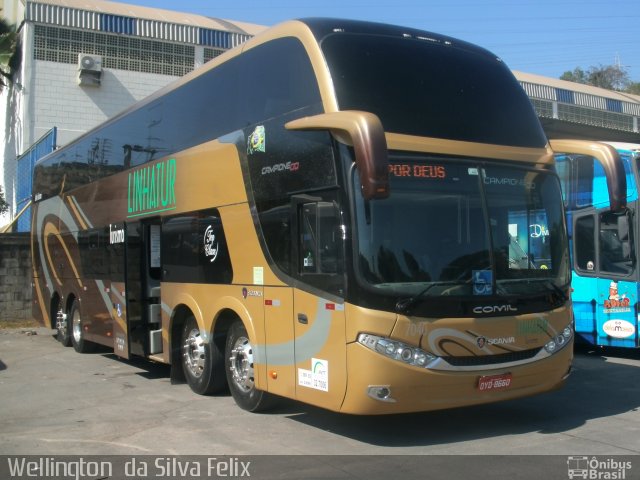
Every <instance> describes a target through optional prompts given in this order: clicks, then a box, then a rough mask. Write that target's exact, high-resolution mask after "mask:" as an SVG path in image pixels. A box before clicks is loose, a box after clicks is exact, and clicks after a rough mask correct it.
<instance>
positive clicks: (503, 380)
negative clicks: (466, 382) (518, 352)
mask: <svg viewBox="0 0 640 480" xmlns="http://www.w3.org/2000/svg"><path fill="white" fill-rule="evenodd" d="M511 380H512V376H511V374H510V373H502V374H500V375H487V376H484V377H480V379H479V380H478V390H480V391H481V392H487V391H489V390H504V389H506V388H509V387H510V386H511Z"/></svg>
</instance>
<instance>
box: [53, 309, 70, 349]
mask: <svg viewBox="0 0 640 480" xmlns="http://www.w3.org/2000/svg"><path fill="white" fill-rule="evenodd" d="M56 339H57V340H58V341H59V342H60V343H61V344H62V345H63V346H65V347H70V346H71V317H70V316H69V315H65V313H64V311H63V310H62V305H59V306H58V311H57V312H56Z"/></svg>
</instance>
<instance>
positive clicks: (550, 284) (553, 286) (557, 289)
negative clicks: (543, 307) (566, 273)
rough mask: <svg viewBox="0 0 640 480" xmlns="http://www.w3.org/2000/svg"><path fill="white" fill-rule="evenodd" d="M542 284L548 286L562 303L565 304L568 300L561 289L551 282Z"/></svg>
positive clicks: (565, 293)
mask: <svg viewBox="0 0 640 480" xmlns="http://www.w3.org/2000/svg"><path fill="white" fill-rule="evenodd" d="M544 284H545V285H547V286H550V287H551V288H552V289H553V291H554V292H556V293H557V294H558V296H559V297H560V299H561V300H562V301H563V302H566V301H567V300H569V296H568V295H567V292H566V291H564V290H563V289H561V288H560V287H559V286H558V285H556V284H555V283H554V282H552V281H551V280H547V281H546V282H544Z"/></svg>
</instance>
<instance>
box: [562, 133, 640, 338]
mask: <svg viewBox="0 0 640 480" xmlns="http://www.w3.org/2000/svg"><path fill="white" fill-rule="evenodd" d="M552 144H553V142H552ZM607 146H608V147H609V148H610V153H609V155H608V157H607V158H608V160H606V161H604V162H602V161H600V160H598V159H596V158H594V157H593V156H592V154H591V152H590V151H589V150H586V151H582V153H581V154H573V155H565V154H558V155H557V158H556V161H557V169H558V174H559V176H560V179H561V183H562V189H563V196H564V200H565V208H566V211H567V219H568V221H567V223H568V228H569V233H570V235H569V237H570V243H571V250H572V268H573V282H572V287H573V292H572V299H573V309H574V314H575V331H576V336H577V340H578V341H579V342H584V343H587V344H589V345H597V346H606V347H638V346H640V338H639V336H638V327H640V323H639V320H638V292H639V290H638V281H640V278H639V277H638V265H637V258H638V252H637V242H636V241H635V240H634V239H636V238H638V235H639V234H640V231H638V228H639V227H638V222H637V212H638V167H639V165H638V161H639V159H640V145H636V144H624V143H607ZM554 147H555V145H554ZM557 149H558V151H560V152H561V151H562V146H560V145H558V146H557Z"/></svg>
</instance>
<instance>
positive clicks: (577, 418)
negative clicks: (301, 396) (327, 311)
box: [0, 329, 640, 478]
mask: <svg viewBox="0 0 640 480" xmlns="http://www.w3.org/2000/svg"><path fill="white" fill-rule="evenodd" d="M34 332H36V333H37V334H35V335H29V334H28V333H24V332H22V331H16V330H5V331H0V454H4V455H14V454H23V455H24V454H37V455H64V454H73V455H93V454H108V455H111V454H113V455H115V454H125V455H135V454H142V455H144V454H154V455H190V454H193V455H211V454H216V455H263V454H268V455H270V454H287V455H291V454H294V455H298V454H307V455H308V454H314V455H345V454H348V455H388V454H390V455H412V454H418V455H424V454H428V455H450V454H465V455H505V454H507V455H530V454H536V455H539V454H545V455H560V456H565V459H564V460H563V462H564V464H565V465H566V456H569V455H600V456H601V455H638V454H640V410H639V407H640V354H639V353H638V352H622V351H616V352H606V354H603V353H602V352H598V353H593V352H591V353H588V352H583V353H578V354H577V356H576V360H575V372H574V374H573V375H572V376H571V377H570V381H569V383H568V385H567V386H566V387H565V388H564V389H563V390H561V391H558V392H553V393H549V394H546V395H542V396H538V397H534V398H528V399H523V400H516V401H511V402H506V403H502V404H494V405H486V406H480V407H472V408H465V409H458V410H450V411H444V412H432V413H424V414H411V415H399V416H386V417H358V416H347V415H340V414H336V413H332V412H327V411H324V410H320V409H317V408H314V407H309V406H306V405H301V404H297V403H294V402H288V401H286V402H284V403H283V405H282V407H281V408H279V409H278V410H276V411H274V412H272V413H269V414H251V413H247V412H245V411H243V410H241V409H239V408H238V407H236V405H235V404H234V402H233V400H232V398H231V397H230V396H227V395H223V396H214V397H202V396H198V395H195V394H193V393H192V392H191V391H190V390H189V388H188V387H187V386H186V385H171V384H170V381H169V369H168V368H167V367H166V366H162V365H156V364H152V363H148V362H144V361H135V362H127V361H122V360H120V359H118V358H117V357H115V356H114V355H112V354H110V353H109V352H99V353H94V354H88V355H80V354H77V353H75V352H74V350H73V349H72V348H64V347H62V346H61V345H60V344H59V343H58V342H56V341H55V340H54V339H53V338H52V337H51V331H49V330H46V329H36V330H34ZM612 353H613V355H612ZM633 473H640V457H638V461H637V467H636V468H635V469H634V471H633ZM563 475H564V473H563ZM562 478H566V477H562ZM627 478H630V477H628V476H627Z"/></svg>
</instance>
